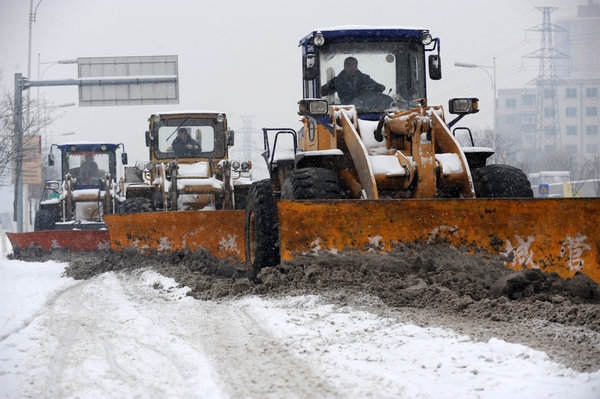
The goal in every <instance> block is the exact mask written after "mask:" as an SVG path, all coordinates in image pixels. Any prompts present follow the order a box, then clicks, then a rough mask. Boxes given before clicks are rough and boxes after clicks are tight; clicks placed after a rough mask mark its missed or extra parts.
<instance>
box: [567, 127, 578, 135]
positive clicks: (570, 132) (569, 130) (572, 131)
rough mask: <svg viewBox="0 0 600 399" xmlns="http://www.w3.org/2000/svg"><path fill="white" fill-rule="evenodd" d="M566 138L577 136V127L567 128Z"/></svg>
mask: <svg viewBox="0 0 600 399" xmlns="http://www.w3.org/2000/svg"><path fill="white" fill-rule="evenodd" d="M567 136H577V126H567Z"/></svg>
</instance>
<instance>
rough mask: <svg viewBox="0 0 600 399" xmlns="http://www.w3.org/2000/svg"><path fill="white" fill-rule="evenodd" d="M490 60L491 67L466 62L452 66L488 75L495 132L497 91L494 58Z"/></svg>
mask: <svg viewBox="0 0 600 399" xmlns="http://www.w3.org/2000/svg"><path fill="white" fill-rule="evenodd" d="M492 60H493V64H492V66H489V65H479V64H470V63H467V62H455V63H454V66H457V67H461V68H477V69H481V70H482V71H483V72H485V73H486V74H487V75H488V77H489V78H490V80H491V81H492V91H493V93H494V131H496V112H497V109H498V93H497V90H496V57H494V58H493V59H492ZM488 69H491V70H492V73H490V71H489V70H488Z"/></svg>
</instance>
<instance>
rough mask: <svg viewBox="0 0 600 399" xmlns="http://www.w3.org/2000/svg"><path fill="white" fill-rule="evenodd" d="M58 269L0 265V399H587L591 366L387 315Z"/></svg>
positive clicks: (594, 387) (152, 275)
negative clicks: (206, 297) (207, 293)
mask: <svg viewBox="0 0 600 399" xmlns="http://www.w3.org/2000/svg"><path fill="white" fill-rule="evenodd" d="M64 266H66V265H65V264H60V263H56V262H45V263H33V262H22V261H16V260H7V259H6V258H2V259H0V298H1V300H0V316H1V318H0V320H2V323H1V324H0V337H1V339H0V397H2V398H22V397H48V398H55V397H61V398H104V397H120V398H125V397H130V398H132V397H145V398H146V397H147V398H165V397H169V398H233V397H247V398H254V397H255V398H263V397H270V398H279V397H394V398H415V397H419V398H459V397H460V398H567V397H568V398H572V399H575V398H590V399H592V398H598V397H600V372H595V373H578V372H575V371H573V370H572V369H569V368H567V367H565V366H563V365H561V364H558V363H555V362H552V361H550V360H549V358H548V357H547V356H546V354H544V353H543V352H539V351H535V350H533V349H531V348H528V347H526V346H522V345H516V344H511V343H507V342H504V341H501V340H499V339H491V340H490V341H489V342H475V341H473V340H471V339H470V338H469V337H467V336H464V335H460V334H457V333H455V332H453V331H450V330H444V329H440V328H421V327H418V326H416V325H413V324H411V323H410V320H409V318H408V317H407V316H405V315H403V313H399V312H398V313H393V312H388V313H384V314H386V315H387V314H389V316H379V315H376V314H373V313H370V312H368V311H365V310H362V309H360V308H356V307H352V306H349V305H344V306H342V305H334V304H330V303H328V302H327V301H325V300H324V299H323V298H321V297H319V296H315V295H304V296H290V297H285V298H281V299H269V298H260V297H254V296H250V297H245V298H243V299H238V300H224V301H198V300H194V299H192V298H191V297H187V296H186V295H185V294H186V292H187V291H188V288H178V287H177V286H176V284H175V282H174V281H173V280H172V279H169V278H166V277H163V276H161V275H159V274H157V273H156V272H154V271H150V270H145V271H137V272H134V273H132V274H125V273H112V272H111V273H105V274H102V275H99V276H97V277H95V278H92V279H90V280H81V281H75V280H73V279H71V278H65V277H61V273H62V271H63V268H64ZM381 308H382V309H384V308H385V305H383V304H382V305H381Z"/></svg>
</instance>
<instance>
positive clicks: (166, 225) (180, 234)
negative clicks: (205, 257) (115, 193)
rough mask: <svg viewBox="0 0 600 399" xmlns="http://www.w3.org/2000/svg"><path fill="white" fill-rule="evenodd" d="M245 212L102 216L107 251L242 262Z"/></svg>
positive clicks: (243, 257)
mask: <svg viewBox="0 0 600 399" xmlns="http://www.w3.org/2000/svg"><path fill="white" fill-rule="evenodd" d="M244 220H245V211H242V210H216V211H169V212H146V213H134V214H128V215H106V216H105V217H104V221H105V223H106V225H107V226H108V231H109V233H110V242H111V248H112V249H113V250H122V249H124V248H133V249H136V250H137V251H139V252H141V253H151V252H154V251H159V252H160V251H165V252H170V251H178V250H183V249H189V250H191V251H193V250H196V249H204V250H207V251H208V252H210V253H211V254H212V255H214V256H216V257H218V258H223V259H231V260H234V261H239V262H244V261H245V254H244Z"/></svg>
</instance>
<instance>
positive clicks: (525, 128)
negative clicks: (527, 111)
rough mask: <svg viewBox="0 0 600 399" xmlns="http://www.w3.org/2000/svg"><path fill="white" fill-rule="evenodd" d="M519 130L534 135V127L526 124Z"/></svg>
mask: <svg viewBox="0 0 600 399" xmlns="http://www.w3.org/2000/svg"><path fill="white" fill-rule="evenodd" d="M521 129H522V131H523V133H535V125H534V124H530V123H527V124H525V125H521Z"/></svg>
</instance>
